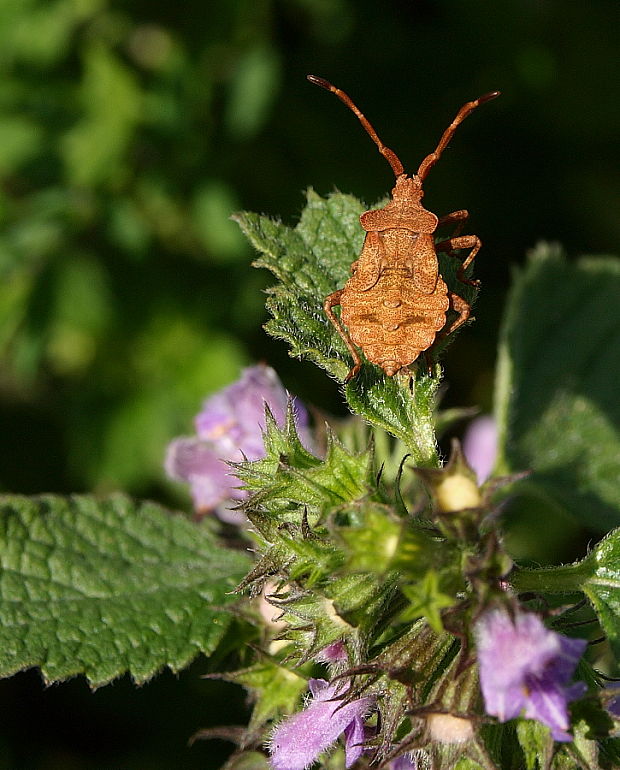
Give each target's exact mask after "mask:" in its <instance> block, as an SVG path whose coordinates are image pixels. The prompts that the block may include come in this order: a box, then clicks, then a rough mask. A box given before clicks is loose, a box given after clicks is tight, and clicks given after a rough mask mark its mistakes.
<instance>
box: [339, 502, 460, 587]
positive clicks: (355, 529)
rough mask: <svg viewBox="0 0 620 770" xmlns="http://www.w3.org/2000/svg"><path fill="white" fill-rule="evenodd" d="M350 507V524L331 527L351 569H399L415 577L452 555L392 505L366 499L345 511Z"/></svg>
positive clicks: (352, 570) (445, 546) (406, 574)
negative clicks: (395, 511)
mask: <svg viewBox="0 0 620 770" xmlns="http://www.w3.org/2000/svg"><path fill="white" fill-rule="evenodd" d="M349 511H350V513H351V515H350V522H349V526H338V525H337V524H334V525H332V527H331V529H332V532H333V535H334V537H335V538H336V539H337V540H340V541H342V543H343V547H344V551H345V553H346V568H347V570H349V571H351V572H376V573H378V574H382V573H385V572H388V571H390V570H396V571H398V572H400V573H401V575H402V576H403V578H405V579H414V578H421V577H422V576H423V575H424V574H425V572H426V570H427V569H429V568H430V567H431V566H433V565H435V566H436V565H437V564H442V563H444V562H445V561H446V560H449V559H450V556H451V551H452V549H451V548H450V545H448V544H446V543H444V542H442V541H441V539H440V538H437V537H435V536H433V534H432V533H431V532H429V531H428V530H425V529H422V528H421V527H419V526H417V525H416V523H415V522H414V520H412V519H411V518H407V519H404V518H400V517H396V516H395V515H394V514H393V513H392V509H391V508H390V507H389V506H386V505H382V504H380V503H375V502H373V501H369V500H366V501H361V502H360V503H359V504H358V505H357V506H356V507H355V509H348V508H345V509H344V510H343V513H348V512H349Z"/></svg>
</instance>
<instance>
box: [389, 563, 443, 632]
mask: <svg viewBox="0 0 620 770" xmlns="http://www.w3.org/2000/svg"><path fill="white" fill-rule="evenodd" d="M401 591H402V592H403V594H404V595H405V598H406V599H407V601H408V605H407V607H406V608H405V610H403V612H402V613H401V616H400V619H401V620H402V621H411V620H416V619H417V618H420V617H422V618H425V619H426V620H427V622H428V624H429V625H430V627H431V628H432V629H433V630H434V631H436V632H437V633H438V634H439V633H441V632H442V631H443V623H442V620H441V611H442V610H444V609H447V608H448V607H452V606H453V605H454V604H455V603H456V598H455V597H454V596H452V595H449V594H446V593H444V592H443V591H442V590H441V587H440V577H439V575H438V574H437V572H436V571H435V570H434V569H429V570H428V571H427V573H426V574H425V575H424V577H423V578H422V579H421V580H419V581H418V582H417V583H413V584H410V585H405V586H402V588H401Z"/></svg>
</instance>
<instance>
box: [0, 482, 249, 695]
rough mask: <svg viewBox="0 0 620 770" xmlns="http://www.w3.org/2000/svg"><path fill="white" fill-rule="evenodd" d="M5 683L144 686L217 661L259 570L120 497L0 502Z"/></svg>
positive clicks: (185, 525)
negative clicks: (193, 664) (80, 681)
mask: <svg viewBox="0 0 620 770" xmlns="http://www.w3.org/2000/svg"><path fill="white" fill-rule="evenodd" d="M0 516H1V524H0V527H1V529H0V676H9V675H11V674H13V673H15V672H17V671H20V670H23V669H26V668H30V667H32V666H39V667H40V668H41V671H42V673H43V677H44V679H45V681H46V682H53V681H57V680H62V679H66V678H67V677H70V676H73V675H75V674H84V675H85V676H86V677H87V678H88V680H89V681H90V683H91V684H92V685H94V686H96V685H101V684H104V683H106V682H109V681H110V680H111V679H113V678H115V677H117V676H119V675H121V674H123V673H125V672H129V673H130V674H131V675H132V676H133V678H134V679H135V680H136V681H137V682H143V681H145V680H146V679H148V678H149V677H151V676H153V674H155V673H156V672H157V671H158V670H160V669H161V668H162V667H164V666H169V667H170V668H171V669H172V670H174V671H177V670H179V669H181V668H183V667H184V666H186V665H187V664H188V663H189V662H190V661H191V660H192V659H193V658H194V657H195V656H196V655H197V654H198V653H200V652H204V653H207V654H209V653H211V652H213V651H214V649H215V648H216V647H217V645H218V643H219V642H220V640H221V639H222V637H223V635H224V633H225V631H226V629H227V627H228V625H229V622H230V615H229V613H228V612H226V610H225V609H224V607H225V605H226V604H228V603H229V602H230V600H231V596H230V595H229V592H230V591H231V590H232V589H233V588H234V586H235V584H236V583H237V582H238V581H239V579H240V578H241V577H242V576H243V574H244V572H245V571H246V569H247V568H248V567H249V560H248V559H247V557H246V556H245V554H243V553H240V552H233V551H229V550H226V549H224V548H223V547H222V546H221V545H220V544H219V543H218V541H217V540H216V539H215V537H214V536H213V534H212V533H211V531H210V529H209V527H208V526H206V525H205V524H195V523H192V522H190V521H188V520H187V519H184V518H183V517H181V516H175V515H171V514H169V513H168V512H166V511H165V510H164V509H162V508H160V507H159V506H157V505H155V504H154V503H134V502H132V501H131V500H129V499H128V498H126V497H124V496H121V495H117V496H113V497H110V498H108V499H105V500H97V499H95V498H93V497H86V496H84V497H80V496H75V497H69V498H63V497H57V496H54V495H44V496H40V497H34V498H28V497H20V496H3V497H1V498H0Z"/></svg>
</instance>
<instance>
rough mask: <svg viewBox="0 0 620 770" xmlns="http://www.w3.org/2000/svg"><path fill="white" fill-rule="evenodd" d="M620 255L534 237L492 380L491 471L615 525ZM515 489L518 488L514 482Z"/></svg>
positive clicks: (619, 475) (618, 517)
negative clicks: (564, 248) (586, 253)
mask: <svg viewBox="0 0 620 770" xmlns="http://www.w3.org/2000/svg"><path fill="white" fill-rule="evenodd" d="M619 297H620V260H618V259H615V258H612V257H600V258H583V259H580V260H578V261H576V262H571V261H569V260H567V259H566V258H565V257H564V255H563V253H562V252H561V250H560V249H559V248H558V247H555V246H547V245H541V246H539V247H538V248H537V249H536V250H535V251H534V252H533V254H531V256H530V258H529V261H528V264H527V267H526V268H525V270H523V271H522V272H521V273H519V274H518V275H517V278H516V281H515V284H514V288H513V290H512V293H511V296H510V299H509V303H508V309H507V312H506V317H505V321H504V325H503V330H502V335H501V341H500V351H499V368H498V380H497V388H496V410H497V417H498V423H499V433H500V447H499V450H500V454H499V458H498V465H497V470H499V472H501V473H511V472H515V471H523V470H531V471H532V474H531V476H530V477H529V479H528V480H527V481H525V482H523V483H522V484H521V485H520V488H521V489H522V490H523V492H524V493H532V494H534V495H536V496H537V497H539V498H542V499H544V500H545V501H546V503H547V504H551V505H552V506H557V507H558V508H559V509H561V510H564V511H567V512H569V513H570V514H572V515H573V516H575V517H576V518H577V519H578V520H579V521H580V522H581V523H583V524H585V525H587V526H588V527H590V528H595V529H599V530H601V531H606V530H608V529H610V528H611V527H612V526H615V525H617V524H619V523H620V399H618V387H617V382H616V380H617V376H616V375H617V367H618V361H620V302H619V301H618V298H619ZM516 489H518V487H516Z"/></svg>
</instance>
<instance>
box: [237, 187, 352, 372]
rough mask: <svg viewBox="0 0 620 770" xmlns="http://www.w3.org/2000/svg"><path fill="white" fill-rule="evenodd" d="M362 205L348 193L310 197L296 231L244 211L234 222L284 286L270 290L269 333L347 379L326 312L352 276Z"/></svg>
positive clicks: (345, 357) (346, 366)
mask: <svg viewBox="0 0 620 770" xmlns="http://www.w3.org/2000/svg"><path fill="white" fill-rule="evenodd" d="M363 211H364V205H363V204H362V203H361V202H360V201H358V200H356V199H355V198H353V197H352V196H350V195H342V194H340V193H335V194H333V195H330V196H329V197H328V198H321V197H320V196H319V195H317V194H316V193H315V192H314V191H313V190H309V191H308V193H307V205H306V208H305V209H304V212H303V213H302V216H301V219H300V221H299V223H298V224H297V226H296V227H295V228H294V229H292V228H289V227H287V226H286V225H284V224H282V223H281V222H277V221H274V220H272V219H269V218H268V217H262V216H258V215H257V214H252V213H248V212H245V213H242V214H237V215H236V216H235V220H236V221H237V222H238V224H239V226H240V227H241V229H242V230H243V232H244V233H245V235H246V236H247V238H248V239H249V241H250V242H251V243H252V245H253V246H254V247H255V248H256V250H257V251H259V252H260V254H261V256H260V257H259V258H258V259H257V260H256V261H255V263H254V264H255V266H256V267H265V268H267V269H268V270H270V271H271V272H272V273H273V274H274V275H275V276H276V278H277V279H278V280H279V282H280V284H279V285H278V286H276V287H275V288H273V289H271V292H270V297H269V300H268V303H267V307H268V309H269V311H270V313H271V314H272V316H273V320H272V321H270V322H269V323H268V325H267V327H266V328H267V330H268V331H269V333H270V334H272V335H273V336H274V337H277V338H279V339H283V340H286V341H287V342H288V343H289V344H290V345H291V355H292V356H300V357H301V356H303V357H306V358H308V359H310V360H311V361H314V362H315V363H316V364H318V365H319V366H321V367H323V368H324V369H326V370H327V371H328V372H329V373H330V374H332V375H333V376H334V377H337V378H338V379H340V380H343V379H344V378H345V376H346V374H347V372H348V371H349V368H350V364H349V356H348V353H347V350H346V347H345V345H344V344H343V342H342V340H341V339H340V337H339V336H338V334H337V333H336V331H335V329H334V328H333V326H332V325H331V323H330V322H329V320H328V318H327V316H326V315H325V313H324V312H323V301H324V299H325V297H326V296H327V295H328V294H331V293H332V292H333V291H336V289H338V288H340V287H341V286H342V285H344V283H345V282H346V280H347V278H348V277H349V270H350V267H351V263H352V262H353V261H354V260H355V259H356V258H357V255H358V254H359V251H360V249H361V247H362V242H363V235H364V234H363V231H362V229H361V227H360V226H359V216H360V214H361V213H362V212H363Z"/></svg>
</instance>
